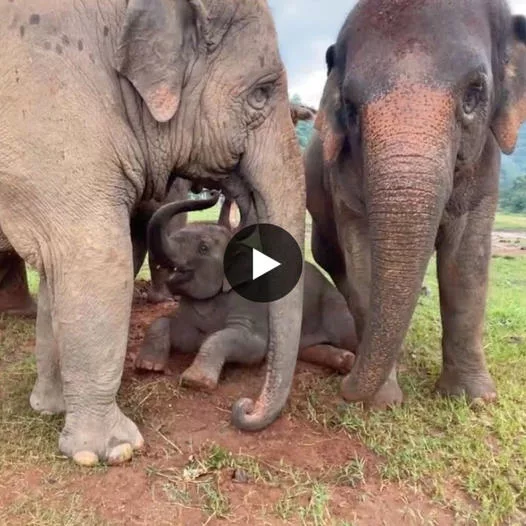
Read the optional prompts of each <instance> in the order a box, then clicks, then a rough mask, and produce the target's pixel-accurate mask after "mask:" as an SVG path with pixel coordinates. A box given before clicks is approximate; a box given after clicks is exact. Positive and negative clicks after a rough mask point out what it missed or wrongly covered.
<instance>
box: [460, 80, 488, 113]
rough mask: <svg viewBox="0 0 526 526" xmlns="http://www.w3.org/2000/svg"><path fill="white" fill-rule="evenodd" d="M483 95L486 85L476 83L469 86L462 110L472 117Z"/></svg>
mask: <svg viewBox="0 0 526 526" xmlns="http://www.w3.org/2000/svg"><path fill="white" fill-rule="evenodd" d="M483 95H484V85H483V84H482V82H475V83H473V84H471V85H470V86H469V88H468V89H467V91H466V93H465V94H464V100H463V102H462V110H463V111H464V114H465V115H471V114H472V113H473V112H474V111H475V110H476V109H477V107H478V105H479V104H480V102H481V100H482V97H483Z"/></svg>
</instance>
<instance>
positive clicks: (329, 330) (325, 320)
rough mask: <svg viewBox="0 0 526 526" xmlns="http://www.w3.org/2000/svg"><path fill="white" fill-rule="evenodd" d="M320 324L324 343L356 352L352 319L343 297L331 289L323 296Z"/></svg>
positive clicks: (356, 336) (355, 337)
mask: <svg viewBox="0 0 526 526" xmlns="http://www.w3.org/2000/svg"><path fill="white" fill-rule="evenodd" d="M321 322H322V330H323V332H324V335H325V341H327V342H329V343H331V344H332V345H336V346H337V347H339V348H342V349H347V350H349V351H353V352H356V349H357V348H358V335H357V333H356V325H355V323H354V318H353V316H352V314H351V311H350V309H349V306H348V305H347V302H346V301H345V299H344V297H343V296H342V295H341V294H340V293H339V292H338V291H337V290H336V289H334V288H333V287H330V288H328V289H327V290H325V292H324V294H323V298H322V312H321Z"/></svg>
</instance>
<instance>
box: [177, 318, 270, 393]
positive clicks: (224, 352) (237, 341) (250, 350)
mask: <svg viewBox="0 0 526 526" xmlns="http://www.w3.org/2000/svg"><path fill="white" fill-rule="evenodd" d="M266 352H267V341H266V339H264V338H262V337H261V336H259V335H257V334H252V333H251V332H249V331H248V330H244V329H238V328H232V327H228V328H226V329H223V330H221V331H218V332H216V333H214V334H212V335H211V336H209V337H208V338H207V339H206V340H205V341H204V342H203V345H201V348H200V349H199V352H198V354H197V356H196V357H195V360H194V361H193V363H192V365H191V366H190V367H189V368H188V369H187V370H186V371H185V372H184V373H183V375H182V377H181V380H182V382H183V384H185V385H188V386H190V387H193V388H196V389H201V390H204V391H213V390H214V389H215V388H216V387H217V384H218V382H219V376H220V374H221V371H222V369H223V365H224V364H225V363H226V362H233V363H241V364H245V365H253V364H257V363H259V362H261V361H262V360H263V358H264V357H265V354H266Z"/></svg>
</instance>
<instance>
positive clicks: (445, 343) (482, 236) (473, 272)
mask: <svg viewBox="0 0 526 526" xmlns="http://www.w3.org/2000/svg"><path fill="white" fill-rule="evenodd" d="M486 206H487V203H486ZM464 221H465V224H464V225H463V224H462V222H463V221H462V219H459V220H458V221H455V222H452V223H450V224H448V225H447V226H445V227H442V228H443V231H442V232H441V234H440V236H439V240H440V241H439V243H438V246H437V270H438V278H439V289H440V309H441V315H442V332H443V336H442V354H443V368H442V374H441V376H440V378H439V380H438V382H437V389H438V391H439V392H440V393H442V394H444V395H450V396H459V395H466V396H467V398H469V399H472V400H474V399H478V400H484V401H492V400H494V399H495V398H496V396H497V394H496V390H495V385H494V383H493V380H492V378H491V376H490V374H489V372H488V369H487V366H486V360H485V357H484V352H483V345H482V340H483V331H484V314H485V306H486V296H487V288H488V275H489V263H490V259H491V230H492V224H493V218H492V217H491V216H490V215H489V214H483V213H480V212H479V213H475V212H472V213H470V214H469V217H468V218H467V220H464Z"/></svg>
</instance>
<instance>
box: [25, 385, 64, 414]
mask: <svg viewBox="0 0 526 526" xmlns="http://www.w3.org/2000/svg"><path fill="white" fill-rule="evenodd" d="M29 403H30V405H31V407H32V408H33V410H34V411H37V412H38V413H40V414H41V415H57V414H60V413H63V412H64V411H65V410H66V404H65V402H64V395H63V393H62V383H61V381H60V380H55V381H51V380H46V381H44V380H40V379H37V381H36V383H35V386H34V387H33V391H32V393H31V396H30V397H29Z"/></svg>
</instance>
